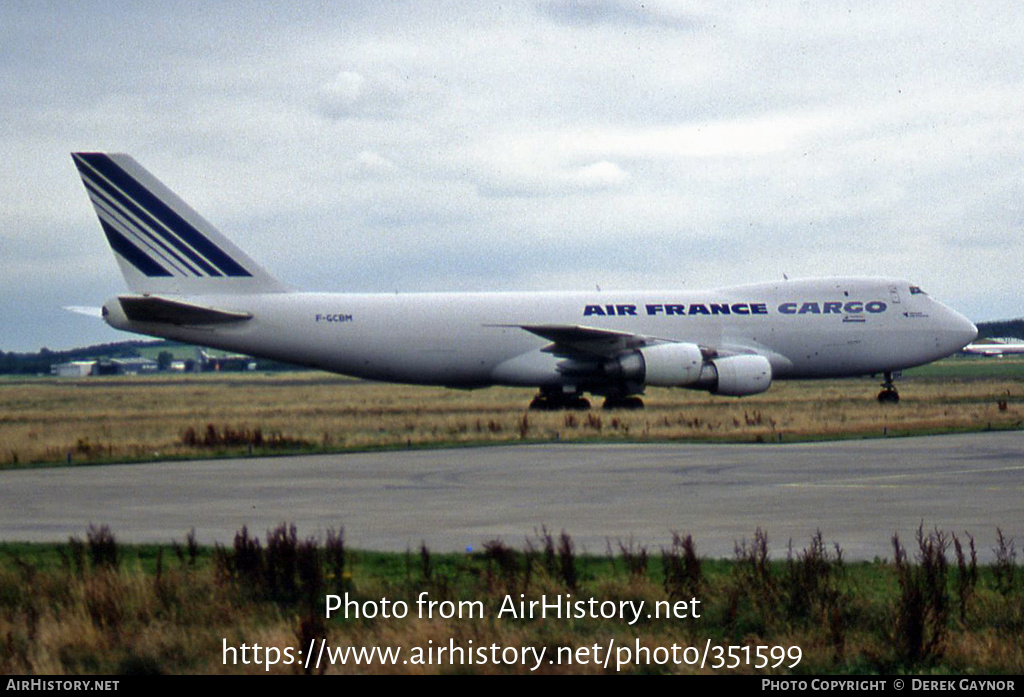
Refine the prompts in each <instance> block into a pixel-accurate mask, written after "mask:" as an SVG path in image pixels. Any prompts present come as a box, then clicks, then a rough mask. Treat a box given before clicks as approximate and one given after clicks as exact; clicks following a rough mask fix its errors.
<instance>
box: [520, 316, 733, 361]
mask: <svg viewBox="0 0 1024 697" xmlns="http://www.w3.org/2000/svg"><path fill="white" fill-rule="evenodd" d="M513 326H517V327H519V328H520V329H525V330H526V331H528V332H530V333H531V334H536V335H537V336H539V337H541V338H543V339H547V340H548V341H551V342H553V343H552V344H551V345H550V346H547V347H545V348H544V349H542V350H543V351H545V352H546V353H551V354H554V355H556V356H563V357H566V358H578V357H580V356H581V354H582V355H583V356H588V357H600V358H613V357H615V356H618V355H619V354H621V353H623V352H624V351H628V350H631V349H638V348H643V347H645V346H654V345H656V344H667V343H678V342H677V341H675V340H672V339H661V338H658V337H653V336H645V335H642V334H633V333H630V332H619V331H615V330H614V329H599V328H597V327H585V326H581V325H578V324H518V325H513ZM700 350H701V353H703V354H704V357H705V358H710V357H713V356H716V355H717V352H716V351H715V350H714V349H711V348H708V347H706V346H701V347H700Z"/></svg>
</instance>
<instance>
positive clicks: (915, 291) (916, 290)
mask: <svg viewBox="0 0 1024 697" xmlns="http://www.w3.org/2000/svg"><path fill="white" fill-rule="evenodd" d="M910 294H911V295H928V294H927V293H925V292H924V291H923V290H921V288H920V287H918V286H910Z"/></svg>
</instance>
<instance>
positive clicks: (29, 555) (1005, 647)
mask: <svg viewBox="0 0 1024 697" xmlns="http://www.w3.org/2000/svg"><path fill="white" fill-rule="evenodd" d="M283 531H284V527H283V526H282V528H281V529H280V532H281V534H282V535H283ZM563 534H564V533H563ZM240 535H241V533H240ZM268 536H270V533H269V532H268ZM942 536H945V537H942ZM946 537H948V536H946V534H945V533H942V532H940V531H938V530H935V531H933V532H932V533H925V532H923V531H922V533H921V535H920V536H919V539H918V541H917V547H918V548H919V549H918V552H917V553H915V552H914V551H913V550H911V551H910V556H911V557H914V558H915V561H910V562H909V566H908V565H906V564H904V565H903V566H900V565H899V564H896V565H894V564H889V563H885V562H875V563H871V564H867V563H858V564H854V565H847V564H845V563H844V562H843V561H842V555H841V550H839V549H838V548H836V549H835V551H834V552H833V551H829V550H830V549H831V545H829V544H827V543H826V542H824V541H823V540H822V539H821V537H820V535H816V536H815V537H814V538H812V543H811V546H809V547H806V548H804V549H803V550H802V551H794V552H793V553H791V554H790V555H789V557H788V558H787V559H786V560H785V561H781V560H769V559H767V557H766V556H764V555H763V554H762V553H761V551H759V548H758V547H757V545H755V546H753V547H748V548H745V549H743V550H737V555H736V559H735V560H734V561H732V562H721V561H719V562H712V561H708V560H700V561H701V562H702V563H701V567H702V569H704V570H702V571H700V572H698V576H699V578H698V579H697V580H698V587H699V591H698V593H697V595H696V596H694V597H695V598H698V599H699V600H700V607H699V610H700V617H699V618H695V617H687V618H677V619H666V618H660V619H658V618H648V617H647V616H646V614H644V615H642V617H641V618H640V619H639V620H638V621H637V622H636V624H634V625H633V626H630V625H629V624H627V622H624V621H622V620H620V619H612V618H603V619H602V618H600V617H596V616H586V617H581V616H579V615H576V616H574V617H571V618H569V617H561V618H559V617H551V616H549V617H547V618H546V619H541V618H536V617H535V618H532V619H531V618H513V617H509V616H504V617H500V616H498V609H499V608H500V607H503V606H504V602H505V598H506V595H508V596H509V597H511V598H512V599H514V600H518V599H519V598H525V599H526V600H541V599H546V600H548V601H550V600H553V599H555V598H556V597H558V596H561V597H565V594H567V593H571V594H572V598H574V599H589V598H595V599H596V600H597V601H599V602H602V603H603V602H606V601H612V602H613V603H614V602H615V601H618V600H629V601H641V600H642V601H643V602H644V608H646V610H651V609H653V607H654V604H655V603H657V602H663V601H674V600H678V599H679V598H677V597H675V596H673V593H672V590H671V589H670V588H669V587H667V584H665V583H664V582H663V581H664V579H662V578H659V574H658V573H657V571H656V570H653V569H649V570H647V571H642V572H638V571H637V570H636V569H634V568H633V567H632V565H631V563H630V561H629V560H628V559H627V558H626V555H625V553H623V554H620V555H616V554H615V553H614V552H610V553H609V555H608V556H607V557H604V558H598V557H575V556H573V555H571V556H570V559H569V560H568V561H569V563H571V564H572V565H573V566H574V567H575V568H576V570H577V572H578V574H574V575H573V577H572V579H567V578H566V575H565V574H564V572H563V569H562V568H561V562H562V561H564V560H559V561H558V562H552V561H550V560H548V559H546V558H545V557H546V554H545V552H544V551H543V550H544V549H545V548H546V547H547V546H548V545H549V542H548V539H547V538H545V537H542V538H541V539H539V540H538V541H537V547H538V549H539V550H541V552H540V553H539V554H533V553H531V552H530V550H529V549H527V550H524V551H516V550H512V549H510V548H508V547H505V546H503V545H501V544H500V543H497V542H495V543H492V544H491V545H490V546H489V549H488V551H486V552H482V553H481V552H478V553H476V554H473V555H458V554H448V555H437V556H436V557H435V560H436V562H437V564H436V566H435V567H434V569H433V571H432V573H431V574H430V575H429V576H428V575H425V574H423V573H421V571H420V570H418V565H417V563H416V561H415V558H414V557H415V556H416V554H415V553H414V552H410V553H408V554H407V555H406V559H405V562H404V564H403V560H402V558H401V555H380V554H376V553H367V552H354V553H352V555H351V557H350V562H349V563H346V565H345V569H346V572H345V581H344V583H345V592H351V593H352V594H353V597H354V598H355V599H356V600H357V602H359V603H360V604H362V603H364V602H365V603H370V604H373V603H377V602H379V601H380V599H381V598H383V597H387V598H388V599H389V600H390V601H391V602H392V603H394V602H395V601H396V600H400V601H404V602H406V603H408V605H409V607H410V614H409V616H408V617H406V618H404V619H394V618H390V619H383V618H380V617H375V618H373V619H369V618H365V617H360V618H355V617H348V618H345V617H344V613H343V611H336V612H335V614H334V616H333V617H332V618H331V619H330V620H325V619H324V602H325V599H324V598H323V596H322V595H321V594H322V593H323V592H324V591H325V590H326V591H327V592H341V589H340V588H338V587H336V586H335V582H336V581H337V578H336V577H334V578H332V575H331V569H330V568H329V566H328V565H324V564H323V557H322V556H318V557H317V558H318V559H319V561H318V563H317V564H314V565H312V566H308V567H307V569H306V571H305V572H304V571H302V570H300V569H297V568H292V567H291V566H289V565H288V564H287V563H285V560H287V559H288V558H290V557H289V555H288V554H285V555H280V554H277V555H276V556H275V555H272V554H271V552H270V545H269V544H268V545H267V546H265V547H262V548H261V549H262V550H263V551H262V552H259V553H257V557H258V558H259V559H260V563H259V564H257V565H249V566H246V565H243V564H240V563H239V561H238V559H237V555H238V554H239V553H240V551H242V550H249V551H251V548H252V547H253V545H249V544H240V542H239V539H248V540H250V542H251V538H248V537H246V536H244V535H241V537H240V538H236V543H235V545H234V547H233V548H227V549H224V548H221V549H219V550H217V551H216V552H215V553H214V554H213V556H212V560H211V557H210V556H205V557H204V558H203V560H202V561H201V562H200V563H199V564H197V565H195V566H192V565H190V564H188V563H187V562H186V561H185V560H180V561H178V560H174V559H173V556H172V555H171V554H170V553H169V551H168V550H167V548H161V551H160V553H159V556H158V557H157V559H160V560H161V561H160V562H158V563H157V566H156V569H155V570H154V569H153V568H152V566H151V565H149V566H147V567H146V568H145V569H144V568H143V562H142V559H141V557H138V558H133V555H132V554H122V555H119V556H120V557H121V558H124V559H127V561H122V562H120V563H119V564H117V565H116V566H111V565H107V564H97V562H96V560H95V559H96V557H95V553H92V554H89V555H87V558H86V560H85V561H84V562H83V563H82V564H80V565H79V564H77V563H69V562H68V560H69V559H70V558H71V557H72V556H73V551H72V550H70V549H68V548H64V549H63V550H62V555H61V557H62V559H63V560H64V561H63V562H62V563H61V564H60V565H55V564H51V563H47V562H46V561H45V560H44V558H43V555H42V554H39V553H37V552H35V551H33V550H32V549H26V548H23V549H21V551H20V552H11V551H9V552H8V553H7V554H2V555H0V646H2V647H3V648H2V650H0V673H2V674H7V675H17V674H31V673H35V674H47V675H72V674H79V675H86V674H101V675H103V674H115V673H119V674H126V673H128V674H131V673H136V674H137V673H188V674H217V673H263V672H266V671H267V669H266V668H265V667H264V666H262V665H260V664H256V663H254V662H253V660H252V659H253V654H252V653H250V654H249V662H248V663H247V664H243V663H242V661H241V660H239V659H240V654H239V653H238V652H237V651H236V652H235V653H232V654H226V653H225V652H224V647H225V645H226V646H229V647H235V648H238V647H241V646H242V645H243V644H245V645H247V646H248V647H250V651H251V647H253V646H255V645H259V646H262V647H264V650H265V649H266V647H274V648H275V650H283V649H285V648H289V650H295V651H298V650H299V649H303V648H305V647H307V646H309V643H310V641H312V640H319V639H320V638H324V639H325V640H326V641H327V643H328V645H329V646H330V647H331V648H332V649H335V650H337V649H340V648H345V647H354V648H367V647H375V646H376V647H391V648H395V647H401V649H402V652H403V654H402V658H411V656H412V652H414V651H416V650H417V649H419V650H425V649H428V648H433V649H437V648H438V647H446V646H448V645H449V644H450V642H454V644H455V645H457V646H460V647H463V648H464V649H465V648H469V647H481V646H482V647H487V646H491V645H496V646H498V647H501V648H503V649H505V648H510V647H536V648H545V650H546V651H547V657H548V658H551V657H553V656H554V655H555V653H556V652H557V651H559V649H562V648H567V649H570V650H571V651H575V650H576V649H579V648H583V649H584V650H586V649H587V647H591V646H593V645H594V644H597V645H600V646H602V647H604V646H608V645H609V642H611V641H614V644H615V646H616V647H632V646H634V645H635V644H636V642H637V641H639V642H641V644H642V645H643V646H645V647H647V648H648V649H650V650H653V649H654V648H655V647H670V646H672V645H673V644H675V645H677V646H679V647H683V648H685V647H697V648H698V651H699V650H700V649H701V648H702V647H703V646H704V645H705V642H707V641H710V642H711V644H712V645H714V646H729V645H732V646H742V645H749V646H753V647H756V646H759V645H760V646H782V647H790V646H796V647H800V650H801V651H800V652H801V654H802V658H801V660H800V662H799V667H798V668H796V669H795V670H794V669H791V668H790V665H791V664H792V661H790V660H787V661H785V664H784V665H782V666H780V667H779V668H777V669H774V670H757V669H755V668H754V667H753V666H751V665H750V664H748V663H746V662H743V663H742V664H740V665H739V666H736V667H734V668H733V669H728V668H724V667H719V668H715V667H713V666H712V664H710V663H709V664H708V666H707V667H705V668H704V669H703V670H702V669H701V668H700V667H699V664H697V665H683V664H678V665H672V664H667V665H666V664H661V665H655V664H653V663H652V662H651V661H650V660H643V659H641V660H636V659H635V657H629V656H627V657H626V658H627V659H629V660H627V661H626V664H625V665H623V666H621V670H622V671H623V672H631V673H632V672H669V673H697V672H705V673H725V672H739V673H754V674H785V673H791V672H797V673H804V674H830V673H838V674H863V673H872V674H877V673H881V674H887V673H903V672H910V673H915V674H916V673H928V674H954V675H955V674H964V673H979V674H993V673H1004V674H1010V675H1013V674H1019V673H1020V671H1021V669H1022V668H1024V643H1022V641H1021V637H1022V636H1024V635H1022V633H1021V627H1022V609H1024V606H1022V605H1021V598H1022V591H1024V585H1022V584H1021V583H1019V581H1018V582H1014V583H1013V584H1012V587H1010V588H1002V587H1001V586H1000V584H999V582H998V580H997V579H996V578H995V575H994V574H993V573H992V570H991V568H990V567H982V568H980V569H979V570H978V574H977V577H976V578H975V580H973V581H972V584H971V585H972V600H971V602H970V603H969V604H968V606H967V608H966V611H965V613H964V615H963V617H961V618H954V617H953V616H952V615H951V614H950V613H947V612H944V610H945V609H949V608H951V607H952V604H953V603H955V602H956V601H955V587H954V586H955V584H953V583H950V582H949V581H950V580H951V579H949V576H948V574H949V568H950V567H949V564H948V562H949V559H948V558H947V557H946V556H945V552H946V550H945V549H944V546H943V545H939V546H938V547H935V548H934V549H935V551H936V555H934V556H932V557H931V561H928V559H926V558H924V557H923V551H924V548H925V547H924V546H923V545H926V544H930V542H931V541H934V540H936V539H940V538H941V539H946ZM109 539H110V541H111V543H113V538H112V537H111V538H109ZM265 539H268V538H265ZM283 539H285V540H286V541H285V542H284V544H285V547H287V548H288V549H290V550H291V551H292V552H297V551H298V546H299V545H300V540H302V539H303V538H302V537H301V536H297V535H295V534H291V535H285V536H284V538H283ZM922 541H924V542H922ZM570 542H571V540H570ZM981 543H982V544H988V541H981ZM304 544H307V545H310V546H311V549H314V550H323V549H324V548H323V547H322V546H321V545H319V544H318V543H317V542H315V541H309V540H307V541H305V542H304ZM92 545H93V542H90V543H89V545H88V546H89V548H90V549H91V547H92ZM569 546H570V547H571V544H570V545H569ZM255 547H256V548H260V546H259V545H258V544H257V545H255ZM279 551H281V550H279ZM284 551H287V550H284ZM637 551H639V550H632V552H633V553H635V552H637ZM164 552H167V553H166V554H165V553H164ZM666 553H668V554H671V552H666V550H662V551H661V555H662V556H663V557H664V555H665V554H666ZM651 554H652V555H655V556H656V555H657V552H655V551H653V550H652V551H651ZM90 557H91V558H92V561H89V558H90ZM352 559H354V563H352ZM211 561H212V563H211ZM496 567H502V568H501V569H500V570H499V569H498V568H496ZM274 569H276V570H274ZM282 572H285V573H284V575H283V576H282ZM911 577H913V578H915V579H917V580H912V579H911ZM926 577H927V578H931V577H936V578H937V579H938V583H932V582H931V581H930V580H927V579H926ZM283 578H290V579H291V580H292V581H294V582H295V584H296V585H297V586H298V587H300V588H305V589H307V590H309V589H315V590H316V592H315V593H313V594H312V595H306V594H304V593H301V592H300V593H299V594H298V595H289V596H287V597H284V596H278V597H270V595H269V594H268V592H267V591H268V589H270V588H271V586H272V585H273V582H272V581H271V579H277V580H278V581H280V580H281V579H283ZM908 579H911V580H908ZM908 584H909V585H908ZM911 586H913V588H911ZM918 591H921V592H923V594H919V593H918ZM423 592H426V593H428V594H429V597H430V598H432V599H447V600H452V601H458V600H467V601H475V602H479V603H480V605H481V613H482V614H480V615H476V616H474V617H472V618H469V617H463V618H461V619H460V618H451V619H439V618H437V617H436V616H435V617H429V618H428V617H426V616H423V617H420V616H419V615H418V613H417V611H416V609H415V604H416V599H417V598H418V597H420V594H421V593H423ZM520 593H521V594H522V596H521V595H520ZM911 596H914V597H916V598H918V600H919V601H920V602H917V603H915V604H914V608H916V609H913V608H911V606H910V605H908V603H907V599H908V598H909V597H911ZM683 599H684V600H685V599H687V598H686V597H685V596H684V598H683ZM911 612H912V613H915V616H916V617H917V619H922V618H923V619H928V620H929V621H930V620H937V621H938V622H939V624H934V625H930V631H933V632H934V634H931V635H929V636H934V637H936V638H937V641H935V642H929V643H928V644H927V648H928V650H927V652H921V651H917V652H910V653H908V652H907V651H905V650H903V648H902V644H901V642H900V641H899V636H894V635H893V632H894V631H898V628H899V626H900V622H901V621H911V620H914V617H912V616H911V614H909V613H911ZM263 655H264V656H266V654H265V653H264V654H263ZM279 655H280V654H279ZM587 656H588V658H587V660H586V661H584V662H583V663H582V664H581V663H575V662H574V664H573V665H561V666H558V665H551V664H549V663H547V661H545V662H544V664H543V665H542V666H541V667H540V670H539V671H538V672H542V673H549V672H550V673H601V672H607V673H613V672H616V668H615V661H614V659H613V661H612V663H611V665H610V666H609V667H608V668H607V669H604V668H603V667H602V666H601V665H600V663H599V661H600V659H596V660H597V661H598V662H595V658H594V655H593V654H588V655H587ZM619 656H620V654H619V653H618V650H616V658H618V657H619ZM282 658H285V657H284V656H282ZM299 660H302V659H301V658H299ZM709 660H712V659H710V658H709ZM454 663H455V664H454V665H453V662H452V661H451V660H449V659H441V660H439V661H433V662H431V663H429V664H427V665H415V664H413V663H412V662H409V663H404V662H399V663H398V664H394V665H392V664H387V665H385V664H382V663H381V662H380V661H379V660H377V661H374V662H373V663H372V664H371V665H365V664H364V665H355V664H354V663H351V662H350V663H349V664H348V665H343V664H341V663H336V664H334V665H330V666H328V665H327V664H324V665H323V666H322V669H323V671H324V672H327V673H387V674H391V673H446V672H469V673H526V672H529V668H528V667H523V666H521V665H512V666H509V665H495V664H493V663H490V662H481V661H474V665H471V666H470V665H465V664H462V665H459V664H458V661H456V662H454ZM269 672H271V673H294V672H302V667H301V666H300V665H295V661H293V660H282V661H281V662H279V663H278V664H277V665H274V666H272V667H271V668H270V669H269Z"/></svg>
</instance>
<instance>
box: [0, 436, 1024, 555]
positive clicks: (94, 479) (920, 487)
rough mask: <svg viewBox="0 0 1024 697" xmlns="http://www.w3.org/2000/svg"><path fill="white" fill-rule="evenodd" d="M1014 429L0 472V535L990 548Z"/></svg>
mask: <svg viewBox="0 0 1024 697" xmlns="http://www.w3.org/2000/svg"><path fill="white" fill-rule="evenodd" d="M1022 494H1024V432H1005V433H975V434H965V435H950V436H931V437H923V438H891V439H877V440H859V441H843V442H827V443H804V444H793V445H785V444H783V445H779V444H772V445H714V444H712V445H703V444H615V445H593V444H550V445H523V446H499V447H486V448H462V449H453V450H415V451H405V452H386V453H353V454H335V455H309V456H302V457H274V458H250V459H234V460H208V461H192V462H163V463H152V464H135V465H108V466H100V467H62V468H54V469H37V470H19V471H8V472H2V473H0V504H2V505H0V539H4V540H24V541H66V540H67V539H68V537H70V536H77V537H80V538H84V536H85V532H86V530H87V529H88V527H89V525H90V524H97V525H99V524H106V525H109V526H110V527H111V529H112V530H113V531H114V533H115V535H116V536H117V538H118V539H119V540H122V541H130V542H143V541H150V542H165V543H166V542H170V541H171V540H175V539H176V540H179V541H181V540H183V539H184V537H185V534H186V533H187V532H188V531H189V530H190V529H192V528H194V529H195V530H196V534H197V537H198V539H199V540H200V542H204V543H210V542H213V541H217V542H220V543H226V544H230V543H231V541H232V539H233V537H234V534H235V532H236V531H237V530H239V529H241V527H242V526H243V525H247V526H248V527H249V529H250V531H252V532H253V533H254V534H256V535H257V536H259V537H261V538H262V537H263V535H264V534H265V532H266V530H267V529H269V528H272V527H275V526H277V525H278V524H280V523H281V522H285V521H286V522H289V523H295V524H296V525H297V527H298V531H299V535H300V537H308V536H317V535H323V533H324V532H325V531H326V530H327V529H328V528H334V529H338V528H340V527H344V529H345V534H346V540H347V542H348V544H349V545H350V546H352V547H357V548H372V549H381V550H397V551H404V550H406V549H416V548H418V547H419V545H420V543H421V542H425V543H426V544H427V546H428V547H429V548H430V549H431V550H434V551H447V550H463V549H466V548H467V547H471V548H473V549H478V548H479V547H480V546H481V545H482V544H483V543H484V542H486V541H489V540H492V539H495V538H501V539H503V540H504V541H505V542H506V543H509V544H511V545H513V546H517V547H522V546H523V545H524V544H525V540H526V539H528V538H530V539H534V540H535V539H536V537H535V534H536V531H538V530H539V529H540V528H541V526H546V527H547V528H548V530H550V531H552V532H554V533H555V534H556V535H557V534H558V533H560V532H561V531H562V530H563V529H564V530H565V531H567V532H568V533H569V534H570V535H571V536H572V538H573V540H574V541H575V543H576V546H577V550H578V551H589V552H595V553H603V552H604V551H605V550H606V549H607V546H608V543H609V540H610V541H611V544H612V547H613V549H616V550H617V549H618V542H619V541H620V540H621V541H623V542H624V543H627V544H628V542H629V540H630V538H632V540H633V543H634V544H635V545H637V544H643V545H646V546H647V547H648V548H649V549H650V550H652V551H656V550H658V549H660V548H661V547H663V546H667V545H668V544H670V542H671V539H672V531H679V532H680V533H683V534H687V533H689V534H692V535H693V538H694V540H695V541H696V543H697V550H698V553H699V554H701V555H702V556H706V557H731V556H732V555H733V552H734V545H735V544H736V542H738V541H741V540H744V539H746V540H750V539H751V538H752V537H753V534H754V531H755V530H756V529H757V528H758V527H760V528H762V529H764V530H766V531H767V533H768V538H769V542H770V546H771V549H772V552H773V556H778V555H784V554H785V550H786V546H787V543H788V542H789V540H790V539H792V540H793V544H794V546H795V548H796V550H797V551H799V550H800V549H802V548H803V547H804V546H805V545H806V544H807V543H808V541H809V540H810V538H811V536H812V535H813V534H814V532H815V531H816V530H820V531H821V532H822V534H823V535H824V537H825V540H826V542H828V543H830V544H831V543H832V542H835V543H838V544H839V545H840V546H841V547H842V549H843V552H844V555H845V557H846V558H848V559H871V558H873V557H876V556H877V557H891V556H892V545H891V538H892V535H893V533H894V532H898V533H899V535H900V537H901V539H902V540H903V542H904V543H905V544H908V545H912V544H913V536H914V533H915V532H916V531H917V528H918V526H919V525H921V524H922V523H923V524H924V527H925V529H926V530H929V529H932V528H935V527H938V528H940V529H942V530H945V531H951V532H956V533H957V534H958V535H959V534H961V533H963V532H965V531H966V532H969V533H970V534H971V535H973V536H974V537H975V539H976V540H977V544H978V551H979V556H980V557H981V558H982V559H986V558H990V557H991V555H992V553H991V548H992V546H993V545H994V543H995V538H996V528H997V527H1001V528H1002V529H1003V531H1004V532H1005V533H1006V534H1007V535H1011V536H1013V537H1015V538H1016V539H1018V540H1020V539H1021V535H1022V533H1024V505H1022V503H1021V502H1022V501H1024V496H1022Z"/></svg>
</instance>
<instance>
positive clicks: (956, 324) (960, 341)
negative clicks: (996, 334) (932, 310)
mask: <svg viewBox="0 0 1024 697" xmlns="http://www.w3.org/2000/svg"><path fill="white" fill-rule="evenodd" d="M949 313H950V315H951V317H950V320H951V321H950V330H949V337H950V340H951V343H954V344H956V347H955V348H954V350H955V351H959V350H960V349H962V348H963V347H964V346H966V345H967V344H969V343H971V342H972V341H974V340H975V338H977V336H978V328H977V327H976V326H974V323H973V322H971V320H969V319H967V318H966V317H964V316H963V315H961V314H960V313H959V312H956V311H955V310H949Z"/></svg>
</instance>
